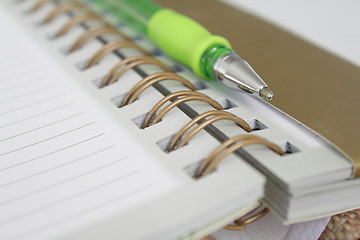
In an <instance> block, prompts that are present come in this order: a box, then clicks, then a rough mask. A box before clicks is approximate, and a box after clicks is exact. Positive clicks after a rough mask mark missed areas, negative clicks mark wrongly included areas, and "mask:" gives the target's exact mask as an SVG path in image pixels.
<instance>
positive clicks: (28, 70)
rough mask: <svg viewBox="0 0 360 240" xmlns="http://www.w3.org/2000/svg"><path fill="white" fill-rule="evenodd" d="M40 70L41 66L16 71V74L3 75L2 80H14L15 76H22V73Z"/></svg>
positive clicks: (0, 78) (0, 79)
mask: <svg viewBox="0 0 360 240" xmlns="http://www.w3.org/2000/svg"><path fill="white" fill-rule="evenodd" d="M38 70H40V69H39V67H37V68H31V69H27V70H25V71H20V72H16V73H15V74H9V75H5V76H1V77H0V81H2V82H6V81H14V78H15V77H19V76H22V75H25V74H29V73H33V72H35V71H38Z"/></svg>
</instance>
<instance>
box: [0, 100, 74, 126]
mask: <svg viewBox="0 0 360 240" xmlns="http://www.w3.org/2000/svg"><path fill="white" fill-rule="evenodd" d="M74 103H75V102H70V103H67V104H65V105H62V106H59V107H56V108H53V109H50V110H47V111H44V112H41V113H38V114H35V115H33V116H30V117H27V118H23V119H20V120H17V121H14V122H10V123H7V124H4V125H0V128H3V127H7V126H10V125H13V124H16V123H20V122H23V121H26V120H29V119H32V118H36V117H39V116H42V115H44V114H47V113H51V112H54V111H57V110H59V109H62V108H64V107H68V106H70V105H72V104H74Z"/></svg>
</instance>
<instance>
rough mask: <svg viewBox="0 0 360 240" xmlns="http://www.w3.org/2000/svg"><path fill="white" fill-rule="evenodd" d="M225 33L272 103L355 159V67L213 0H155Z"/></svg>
mask: <svg viewBox="0 0 360 240" xmlns="http://www.w3.org/2000/svg"><path fill="white" fill-rule="evenodd" d="M155 2H157V3H158V4H160V5H161V6H163V7H169V8H173V9H175V10H176V11H178V12H180V13H183V14H185V15H187V16H189V17H191V18H193V19H194V20H196V21H198V22H199V23H201V24H202V25H203V26H205V27H206V28H207V29H208V30H210V32H211V33H213V34H215V35H221V36H223V37H225V38H227V39H228V40H229V41H230V43H231V44H232V47H233V49H234V50H235V51H236V52H237V53H238V54H239V55H240V56H241V57H243V58H244V59H246V60H247V61H248V62H249V63H250V64H251V65H252V66H253V67H254V68H255V70H256V71H257V72H258V73H259V75H260V76H262V78H263V79H264V80H265V81H266V83H267V84H268V85H269V86H270V87H271V89H272V90H273V91H274V93H275V99H274V100H273V101H272V104H273V105H275V106H276V107H278V108H279V109H281V110H282V111H284V112H286V113H287V114H289V115H290V116H292V117H294V118H295V119H297V120H298V121H300V122H302V123H304V124H305V125H307V126H308V127H310V128H312V129H313V130H315V131H316V132H318V133H319V134H321V135H322V136H324V137H325V138H327V139H328V140H330V141H331V142H332V143H334V144H335V145H337V146H338V147H339V148H340V149H342V150H343V151H344V152H346V153H347V154H348V155H349V156H350V157H351V158H352V159H353V160H354V161H357V163H358V164H359V162H360V147H359V142H360V141H359V140H358V139H359V136H360V127H359V126H358V124H359V119H360V104H359V98H358V96H357V95H358V92H359V89H360V77H359V76H360V68H359V67H357V66H355V65H353V64H351V63H349V62H347V61H346V60H344V59H342V58H340V57H337V56H335V55H333V54H331V53H329V52H327V51H325V50H323V49H321V48H319V47H317V46H315V45H312V44H311V43H309V42H307V41H305V40H303V39H301V38H299V37H297V36H295V35H293V34H291V33H289V32H287V31H285V30H283V29H281V28H279V27H277V26H275V25H272V24H270V23H268V22H266V21H265V20H262V19H260V18H258V17H256V16H254V15H251V14H250V13H247V12H245V11H241V10H239V9H236V8H234V7H231V6H229V5H226V4H224V3H221V2H219V1H216V0H197V1H192V0H183V1H177V0H156V1H155Z"/></svg>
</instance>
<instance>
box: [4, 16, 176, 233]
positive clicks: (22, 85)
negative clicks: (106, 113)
mask: <svg viewBox="0 0 360 240" xmlns="http://www.w3.org/2000/svg"><path fill="white" fill-rule="evenodd" d="M0 28H1V29H2V36H1V38H0V51H1V55H0V71H1V74H0V212H1V214H0V239H23V238H32V237H33V238H34V239H37V234H39V233H42V232H43V231H49V229H50V231H51V229H53V228H56V227H58V226H59V225H62V224H67V225H69V228H70V229H73V228H76V227H78V225H84V224H87V223H89V222H91V221H94V220H96V219H98V217H99V216H98V215H97V216H96V217H91V216H92V214H94V213H96V214H100V215H101V210H102V209H105V208H112V212H121V211H125V210H128V209H129V208H130V207H133V206H134V205H135V204H136V203H139V202H142V201H146V200H147V198H149V197H151V196H153V195H156V194H160V193H162V192H163V191H164V190H165V189H166V187H165V186H168V185H169V182H171V181H169V179H167V178H166V176H165V175H161V171H160V170H159V171H155V172H151V171H150V170H146V169H144V167H141V166H142V165H141V163H140V162H139V161H138V160H137V158H134V156H129V154H128V152H129V151H128V148H130V149H131V148H132V147H131V146H124V145H121V146H120V145H119V144H118V142H114V141H113V140H112V138H111V137H110V136H109V135H111V134H110V133H109V132H111V131H110V130H109V129H104V128H103V127H101V126H100V125H99V123H98V121H99V120H98V118H94V117H93V116H92V115H91V114H90V113H89V112H88V111H87V109H86V108H84V106H83V105H82V104H81V103H80V102H78V100H77V98H74V96H72V94H73V92H74V91H73V90H72V91H70V92H69V91H68V89H67V87H66V86H64V85H62V84H61V79H60V78H61V77H64V76H62V72H61V71H60V70H58V72H54V71H53V69H52V70H49V68H48V67H47V66H48V64H50V63H48V61H47V60H46V59H45V58H42V57H41V56H38V53H37V52H36V50H35V49H36V48H35V47H34V45H32V44H33V43H32V42H31V40H30V38H29V37H28V36H26V35H25V34H24V33H22V32H21V30H19V29H18V27H17V26H16V25H15V24H13V23H11V20H10V19H9V18H8V17H7V16H6V14H5V11H4V10H1V9H0ZM59 79H60V80H59ZM129 144H130V143H129ZM155 175H156V177H154V176H155ZM144 179H147V181H144ZM149 179H154V180H153V181H152V180H149ZM159 179H161V181H160V182H164V183H166V184H159ZM99 212H100V213H99ZM110 212H111V211H110ZM104 214H105V213H104ZM105 215H106V214H105ZM103 217H104V216H103ZM74 219H78V220H79V221H77V223H76V224H78V225H76V224H74V225H71V222H72V220H74ZM55 233H56V230H54V234H55ZM54 236H56V234H55V235H54Z"/></svg>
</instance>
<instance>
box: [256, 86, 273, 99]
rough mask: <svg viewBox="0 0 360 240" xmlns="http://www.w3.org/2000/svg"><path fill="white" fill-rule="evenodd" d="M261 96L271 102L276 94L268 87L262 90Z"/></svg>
mask: <svg viewBox="0 0 360 240" xmlns="http://www.w3.org/2000/svg"><path fill="white" fill-rule="evenodd" d="M259 95H260V97H261V98H263V99H265V100H267V101H270V100H273V98H274V93H273V92H272V91H271V90H270V88H268V87H264V88H262V89H261V90H260V92H259Z"/></svg>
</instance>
